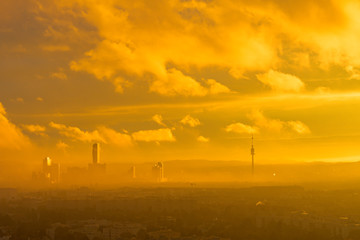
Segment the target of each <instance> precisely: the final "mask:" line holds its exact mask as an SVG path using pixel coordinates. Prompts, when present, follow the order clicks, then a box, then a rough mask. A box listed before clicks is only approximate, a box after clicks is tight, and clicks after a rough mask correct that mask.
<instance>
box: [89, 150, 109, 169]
mask: <svg viewBox="0 0 360 240" xmlns="http://www.w3.org/2000/svg"><path fill="white" fill-rule="evenodd" d="M92 157H93V162H92V163H91V164H89V171H90V173H91V174H95V175H99V174H100V175H101V174H104V173H105V170H106V164H104V163H100V144H99V143H94V144H93V148H92Z"/></svg>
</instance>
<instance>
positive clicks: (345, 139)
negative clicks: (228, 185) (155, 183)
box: [0, 0, 360, 169]
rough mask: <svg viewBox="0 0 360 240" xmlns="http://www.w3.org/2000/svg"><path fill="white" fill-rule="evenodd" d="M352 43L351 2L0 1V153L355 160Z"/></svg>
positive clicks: (116, 158) (355, 53)
mask: <svg viewBox="0 0 360 240" xmlns="http://www.w3.org/2000/svg"><path fill="white" fill-rule="evenodd" d="M359 42H360V3H359V2H358V1H351V0H344V1H323V0H318V1H313V0H301V1H298V0H294V1H285V0H269V1H260V0H251V1H249V0H221V1H220V0H156V1H146V0H134V1H126V0H56V1H55V0H12V1H1V2H0V53H1V58H0V76H1V77H0V152H1V159H0V161H1V162H2V163H3V166H5V169H6V167H11V166H19V165H18V164H19V163H21V164H23V166H24V167H26V166H38V165H39V166H40V164H41V161H42V159H43V158H44V157H46V156H50V157H51V158H53V161H55V162H60V163H62V164H65V165H68V166H70V165H74V166H87V164H88V163H90V162H91V145H92V144H93V143H95V142H99V143H100V144H101V149H102V161H103V162H107V163H125V162H126V163H129V162H134V163H140V162H155V161H166V160H191V159H205V160H236V161H243V162H249V161H250V159H251V156H250V146H251V135H253V136H254V144H255V152H256V161H257V163H259V164H261V163H263V164H271V163H296V162H309V161H310V162H311V161H336V162H337V161H358V160H360V157H359V156H360V152H359V147H358V146H359V144H360V138H359V137H360V124H359V123H360V113H359V112H358V109H359V107H360V45H359V44H358V43H359ZM36 164H37V165H36Z"/></svg>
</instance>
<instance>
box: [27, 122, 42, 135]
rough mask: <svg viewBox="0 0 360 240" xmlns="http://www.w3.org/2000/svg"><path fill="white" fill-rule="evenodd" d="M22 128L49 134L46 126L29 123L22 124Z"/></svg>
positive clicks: (40, 133) (38, 133) (37, 133)
mask: <svg viewBox="0 0 360 240" xmlns="http://www.w3.org/2000/svg"><path fill="white" fill-rule="evenodd" d="M22 128H23V129H25V130H26V131H28V132H31V133H34V134H36V135H40V136H47V135H46V134H45V131H46V127H44V126H40V125H35V124H29V125H22Z"/></svg>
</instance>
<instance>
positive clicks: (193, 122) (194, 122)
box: [180, 115, 201, 127]
mask: <svg viewBox="0 0 360 240" xmlns="http://www.w3.org/2000/svg"><path fill="white" fill-rule="evenodd" d="M180 123H182V124H183V125H188V126H190V127H196V126H198V125H200V124H201V123H200V120H199V119H197V118H193V117H192V116H190V115H186V116H185V117H184V118H183V119H181V121H180Z"/></svg>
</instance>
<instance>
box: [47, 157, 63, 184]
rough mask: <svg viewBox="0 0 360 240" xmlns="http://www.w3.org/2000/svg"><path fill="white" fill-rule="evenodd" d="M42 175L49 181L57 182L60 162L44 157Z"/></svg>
mask: <svg viewBox="0 0 360 240" xmlns="http://www.w3.org/2000/svg"><path fill="white" fill-rule="evenodd" d="M43 175H44V177H45V179H46V180H47V181H49V182H50V183H58V182H59V181H60V164H59V163H53V162H52V161H51V158H50V157H46V158H44V160H43Z"/></svg>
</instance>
